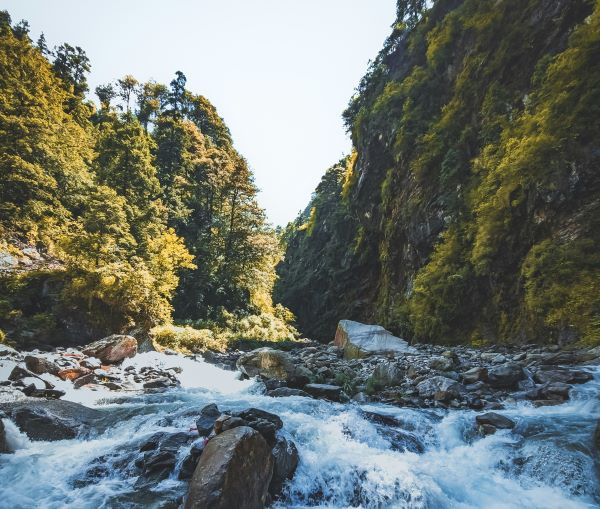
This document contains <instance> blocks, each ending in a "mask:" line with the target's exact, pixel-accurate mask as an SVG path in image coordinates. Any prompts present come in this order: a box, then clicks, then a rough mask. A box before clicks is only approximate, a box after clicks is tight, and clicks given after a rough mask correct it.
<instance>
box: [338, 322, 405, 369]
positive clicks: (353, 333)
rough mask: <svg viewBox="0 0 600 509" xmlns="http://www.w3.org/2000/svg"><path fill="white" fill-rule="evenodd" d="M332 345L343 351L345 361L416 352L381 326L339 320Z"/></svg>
mask: <svg viewBox="0 0 600 509" xmlns="http://www.w3.org/2000/svg"><path fill="white" fill-rule="evenodd" d="M334 345H335V346H338V347H340V348H343V349H344V357H345V358H346V359H356V358H361V357H366V356H369V355H373V354H382V355H385V354H404V353H415V352H416V350H415V349H414V348H413V347H411V346H409V344H408V343H407V342H406V341H405V340H404V339H401V338H398V337H396V336H394V335H392V334H391V333H390V332H388V331H387V330H385V329H384V328H383V327H382V326H381V325H366V324H364V323H360V322H354V321H352V320H340V322H339V323H338V327H337V331H336V333H335V340H334Z"/></svg>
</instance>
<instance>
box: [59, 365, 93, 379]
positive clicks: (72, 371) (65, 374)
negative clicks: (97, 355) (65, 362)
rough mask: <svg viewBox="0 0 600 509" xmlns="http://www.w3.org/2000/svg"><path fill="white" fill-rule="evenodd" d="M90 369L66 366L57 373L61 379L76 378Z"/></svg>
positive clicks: (87, 372)
mask: <svg viewBox="0 0 600 509" xmlns="http://www.w3.org/2000/svg"><path fill="white" fill-rule="evenodd" d="M89 372H90V370H89V369H86V368H66V369H61V370H60V371H59V372H58V373H57V375H58V377H59V378H61V379H63V380H70V381H73V380H77V379H78V378H80V377H82V376H84V375H87V374H89Z"/></svg>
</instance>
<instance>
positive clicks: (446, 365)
mask: <svg viewBox="0 0 600 509" xmlns="http://www.w3.org/2000/svg"><path fill="white" fill-rule="evenodd" d="M429 368H430V369H434V370H436V371H451V370H452V369H454V360H453V359H452V358H450V357H444V356H439V357H434V358H432V359H431V360H430V361H429Z"/></svg>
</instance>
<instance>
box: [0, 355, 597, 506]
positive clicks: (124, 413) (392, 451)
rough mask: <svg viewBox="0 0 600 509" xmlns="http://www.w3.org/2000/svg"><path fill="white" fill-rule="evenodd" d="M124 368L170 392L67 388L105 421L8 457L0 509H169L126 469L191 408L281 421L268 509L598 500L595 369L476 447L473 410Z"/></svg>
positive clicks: (164, 358)
mask: <svg viewBox="0 0 600 509" xmlns="http://www.w3.org/2000/svg"><path fill="white" fill-rule="evenodd" d="M127 366H135V367H136V368H138V369H139V368H141V367H143V366H156V367H161V368H162V369H167V368H176V369H177V370H178V371H179V370H180V371H181V373H180V374H179V375H178V377H179V378H180V380H181V383H182V386H181V388H179V389H175V390H170V391H167V392H163V393H155V394H147V393H143V392H142V391H139V390H134V391H132V392H131V394H127V393H125V394H121V393H112V394H105V393H102V394H97V392H96V391H91V390H88V389H85V388H83V389H78V390H74V389H72V388H69V390H68V392H67V394H66V396H65V398H66V399H71V400H73V401H79V402H82V401H85V402H86V403H87V404H88V405H90V406H94V407H95V408H96V409H98V410H99V411H100V412H102V413H103V414H104V419H103V425H104V427H103V428H102V429H100V430H98V432H97V433H95V434H92V435H91V436H87V437H85V439H75V440H64V441H59V442H52V443H50V442H29V441H28V440H26V439H25V440H24V441H23V442H22V443H21V444H20V446H19V448H17V451H16V452H15V453H14V454H11V455H2V456H0V488H1V491H2V496H1V497H0V508H2V509H29V508H31V507H36V508H37V507H39V508H44V509H59V508H61V509H62V508H70V507H77V508H82V509H88V508H89V509H92V508H93V509H97V508H111V509H112V508H137V507H144V508H145V507H152V508H153V507H156V508H159V507H174V508H176V507H177V506H178V504H179V502H178V500H180V498H181V496H183V495H184V493H185V490H186V485H185V483H184V482H182V481H179V480H177V478H176V474H174V475H173V476H172V477H171V478H170V479H167V480H165V481H162V482H161V483H159V484H157V485H156V486H154V487H152V488H149V489H144V490H140V489H139V488H136V487H135V482H136V480H137V478H136V477H135V475H134V473H133V470H132V468H131V465H132V464H133V462H134V461H135V459H136V457H137V456H138V455H139V452H138V450H139V445H140V443H142V442H143V440H144V439H147V438H148V437H149V436H150V435H152V434H153V433H155V432H157V431H167V432H172V431H182V430H183V431H189V430H190V429H193V427H194V420H195V416H196V415H197V414H198V411H199V410H200V409H201V408H202V406H203V405H205V404H207V403H212V402H215V403H217V404H218V405H219V407H220V408H221V409H231V410H240V409H243V408H247V407H249V406H254V407H259V408H263V409H265V410H268V411H272V412H275V413H277V414H278V415H280V416H281V418H282V420H283V422H284V428H283V432H284V433H285V434H286V435H288V436H289V437H290V438H292V439H293V440H294V442H295V443H296V444H297V447H298V449H299V452H300V457H301V461H300V465H299V467H298V470H297V472H296V475H295V477H294V480H293V481H292V482H291V484H289V485H288V486H287V487H286V488H285V498H284V499H283V500H281V501H279V502H278V503H276V504H275V507H277V508H278V509H283V508H293V509H303V508H308V507H319V508H331V509H334V508H335V509H339V508H350V507H352V508H363V509H383V508H406V509H438V508H439V509H444V508H456V509H479V508H486V509H488V508H489V509H521V508H522V509H525V508H527V509H532V508H539V509H571V508H573V509H581V508H591V507H598V503H599V501H600V494H599V484H598V474H597V465H596V464H595V463H594V456H593V455H594V454H595V453H594V452H593V451H592V435H593V431H594V429H595V426H596V423H597V421H598V419H599V418H600V402H599V401H598V394H599V388H600V383H599V380H598V375H599V371H598V368H591V371H592V372H593V373H594V375H595V377H596V378H595V379H594V380H593V381H592V382H589V383H587V384H585V385H582V386H579V387H577V388H575V389H574V390H573V391H574V392H573V394H572V398H571V400H570V401H568V402H566V403H564V404H562V405H559V406H555V407H542V408H535V407H533V406H531V405H528V404H515V405H513V406H510V407H508V408H507V409H505V410H503V411H501V412H500V413H503V414H505V415H507V416H509V417H510V418H511V419H513V420H515V421H516V423H517V426H516V428H515V429H514V430H513V431H512V432H510V431H501V432H498V433H496V434H495V435H492V436H487V437H485V438H481V437H479V436H478V435H476V434H475V433H474V430H473V423H474V417H475V415H476V413H475V412H473V411H449V412H448V411H443V410H415V409H408V408H397V407H392V406H386V405H380V404H372V405H358V404H340V403H331V402H326V401H322V400H313V399H309V398H303V397H291V398H270V397H266V396H264V395H263V394H262V389H261V385H260V384H258V383H256V382H253V381H240V380H238V379H237V374H236V373H234V372H230V371H224V370H221V369H219V368H217V367H215V366H212V365H210V364H208V363H205V362H204V361H202V360H193V359H188V358H184V357H181V356H169V355H164V354H158V353H155V352H153V353H146V354H140V355H138V356H136V357H135V358H133V359H129V360H127V361H125V365H124V367H127ZM54 381H55V380H53V383H54ZM65 387H66V386H65ZM61 388H62V387H61ZM86 391H87V392H86ZM107 392H108V391H107ZM115 395H116V396H117V399H111V398H114V397H115ZM378 416H379V417H378ZM184 452H185V451H183V453H184ZM183 453H182V457H183ZM99 469H100V470H99ZM102 469H103V470H102ZM98 472H100V473H98ZM90 475H91V479H92V481H91V482H88V480H89V479H90ZM169 504H172V505H169Z"/></svg>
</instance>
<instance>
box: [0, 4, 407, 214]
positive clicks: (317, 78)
mask: <svg viewBox="0 0 600 509" xmlns="http://www.w3.org/2000/svg"><path fill="white" fill-rule="evenodd" d="M395 3H396V2H395V0H196V1H193V0H99V1H91V0H90V1H85V0H3V1H2V2H0V9H6V10H8V12H9V13H10V15H11V16H12V19H13V22H17V21H19V20H21V19H26V20H28V21H29V23H30V25H31V37H32V39H34V40H37V37H38V36H39V34H40V32H42V31H43V32H44V34H45V36H46V40H47V43H48V46H50V47H53V46H54V45H57V44H60V43H62V42H68V43H70V44H71V45H73V46H81V47H82V48H83V49H84V50H85V51H86V53H87V55H88V57H89V58H90V60H91V64H92V71H91V74H90V76H89V78H88V81H89V85H90V90H92V91H93V90H94V88H95V87H96V86H97V85H98V84H100V83H106V82H109V81H115V80H116V79H117V78H120V77H122V76H124V75H125V74H133V75H134V76H135V77H136V78H137V79H138V80H140V81H147V80H149V79H151V78H152V79H155V80H156V81H158V82H162V83H167V84H168V83H169V82H170V81H171V79H172V78H173V75H174V73H175V71H177V70H181V71H183V72H184V73H185V75H186V76H187V78H188V82H187V87H188V88H189V89H190V90H191V91H193V92H194V93H200V94H203V95H205V96H206V97H207V98H208V99H209V100H210V101H211V102H212V103H213V104H214V105H215V106H216V108H217V110H218V112H219V114H220V115H221V116H222V117H223V118H224V119H225V122H226V123H227V125H228V126H229V128H230V129H231V133H232V136H233V139H234V143H235V146H236V148H237V149H238V151H239V152H240V153H241V154H242V155H243V156H245V157H246V159H247V160H248V162H249V163H250V166H251V168H252V170H253V171H254V175H255V179H256V184H257V186H258V187H259V188H260V189H261V192H260V195H259V201H260V204H261V206H262V207H264V208H265V209H266V211H267V215H268V217H269V219H270V221H271V222H273V223H274V224H276V225H277V224H279V225H285V224H286V223H287V222H288V221H290V220H292V219H294V218H295V217H296V214H297V213H298V212H299V211H300V210H301V209H304V207H305V206H306V205H307V203H308V200H309V199H310V195H311V193H312V191H313V190H314V188H315V187H316V185H317V184H318V182H319V180H320V178H321V176H322V175H323V173H324V172H325V170H326V169H327V168H328V167H329V166H331V165H332V164H333V163H335V162H337V161H338V160H339V159H340V158H341V157H342V156H343V155H345V154H347V153H348V152H349V149H350V141H349V139H348V137H347V135H346V133H345V130H344V126H343V122H342V119H341V113H342V111H343V110H344V108H345V107H346V105H347V104H348V100H349V99H350V97H351V96H352V94H353V92H354V89H355V88H356V86H357V85H358V82H359V80H360V78H361V77H362V76H363V75H364V73H365V71H366V69H367V65H368V61H369V60H370V59H373V58H375V56H376V55H377V52H378V51H379V50H380V49H381V47H382V45H383V42H384V40H385V38H386V37H387V36H388V35H389V33H390V26H391V24H392V23H393V22H394V16H395Z"/></svg>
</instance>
